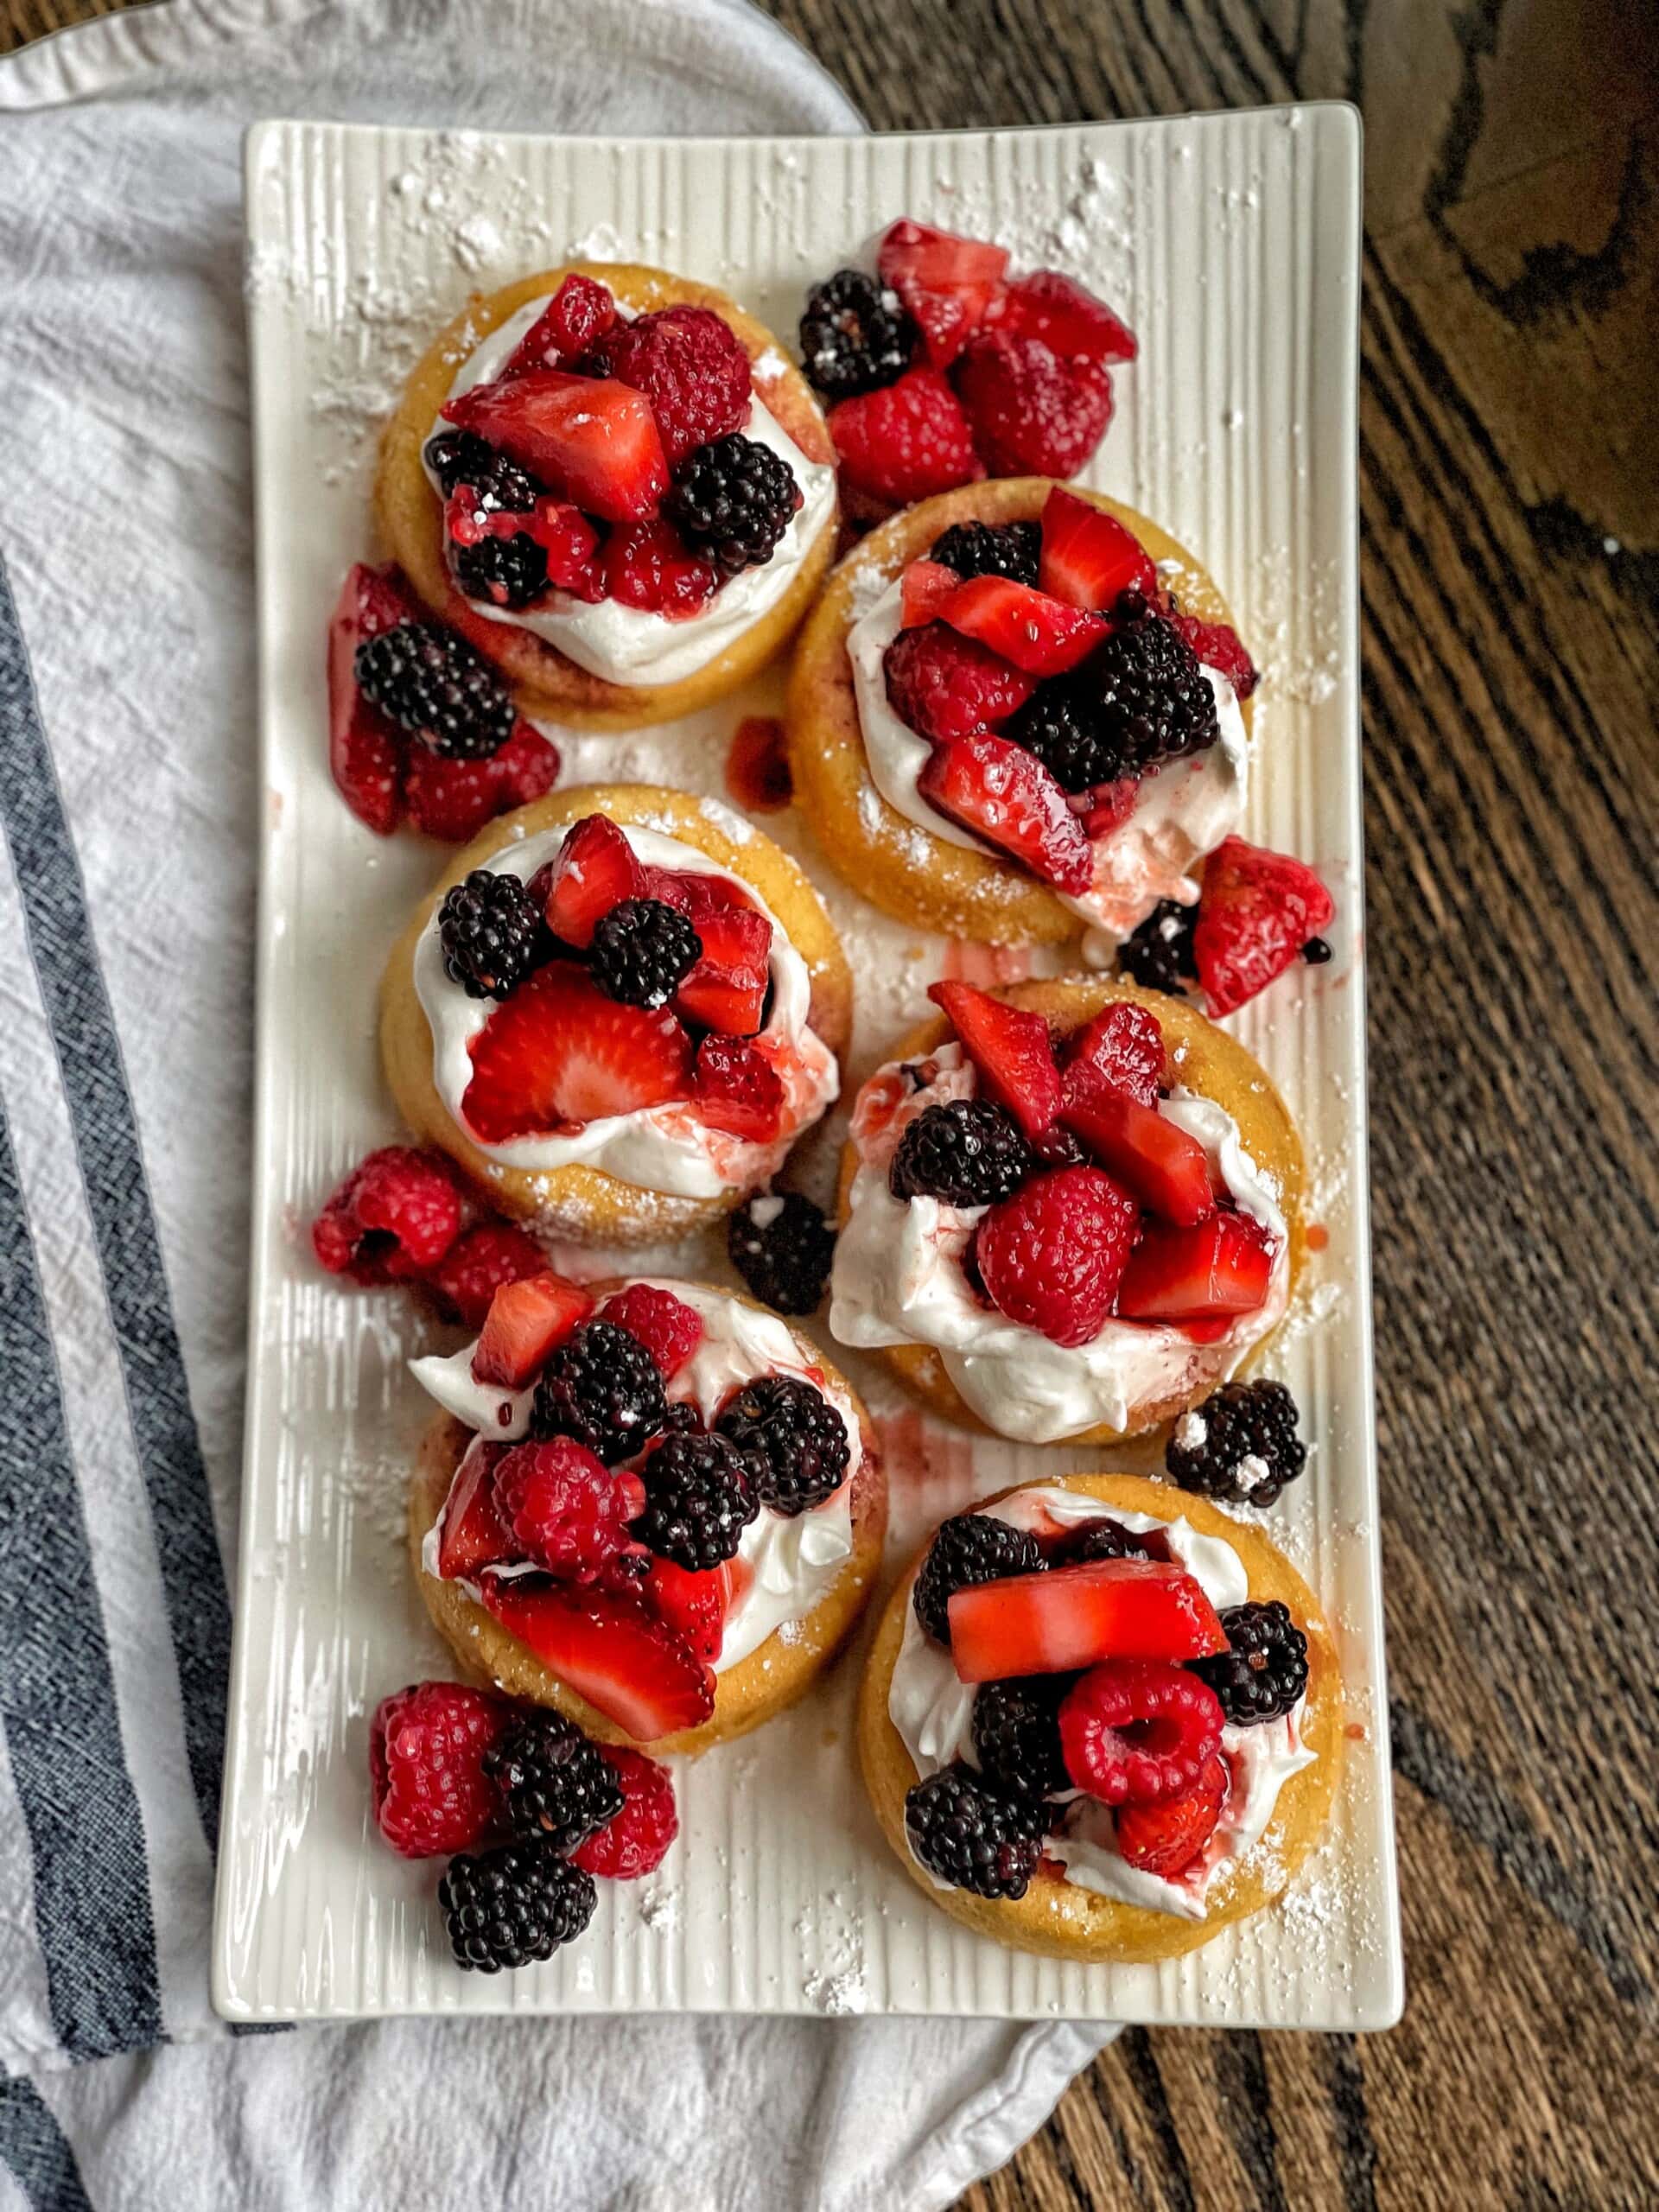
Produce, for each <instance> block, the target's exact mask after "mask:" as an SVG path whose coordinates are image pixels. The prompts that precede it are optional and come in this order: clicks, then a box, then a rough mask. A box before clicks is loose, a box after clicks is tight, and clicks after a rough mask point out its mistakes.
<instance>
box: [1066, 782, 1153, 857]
mask: <svg viewBox="0 0 1659 2212" xmlns="http://www.w3.org/2000/svg"><path fill="white" fill-rule="evenodd" d="M1140 796H1141V779H1140V777H1139V776H1120V777H1119V778H1118V779H1117V780H1116V783H1112V784H1096V785H1095V788H1094V789H1093V791H1085V792H1084V793H1083V795H1082V799H1081V805H1082V811H1081V812H1080V813H1078V815H1077V819H1078V821H1079V822H1081V823H1082V824H1083V834H1084V836H1085V837H1087V838H1088V839H1089V841H1090V843H1091V844H1092V843H1093V842H1095V841H1096V839H1097V838H1101V837H1109V836H1111V834H1112V832H1113V830H1114V829H1122V826H1123V824H1124V823H1126V822H1127V821H1128V818H1129V817H1130V816H1131V815H1132V814H1133V813H1134V812H1135V801H1136V799H1138V798H1140ZM1074 810H1076V803H1075V802H1074Z"/></svg>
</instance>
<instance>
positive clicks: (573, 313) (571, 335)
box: [499, 270, 616, 376]
mask: <svg viewBox="0 0 1659 2212" xmlns="http://www.w3.org/2000/svg"><path fill="white" fill-rule="evenodd" d="M615 321H616V301H615V298H614V297H613V295H612V293H611V291H610V289H609V287H608V286H607V285H604V284H601V283H600V282H599V280H598V278H597V277H584V276H582V274H581V273H580V272H579V271H577V270H571V272H570V274H569V276H568V277H566V278H565V279H564V281H563V283H562V284H561V285H560V286H559V289H558V290H557V291H556V292H555V293H554V294H553V296H552V297H551V298H550V300H549V301H548V302H547V305H546V306H545V307H544V308H543V309H542V311H541V313H540V315H537V318H536V320H535V321H534V322H533V323H532V324H531V327H530V328H529V329H528V330H527V331H526V332H525V333H524V336H523V338H521V339H520V340H519V341H518V345H517V346H515V347H514V349H513V352H512V357H511V359H509V360H508V361H507V362H506V363H505V365H504V367H503V368H502V369H501V371H500V372H499V373H500V374H501V375H502V376H517V375H518V373H519V372H520V371H521V370H524V369H562V368H563V367H564V365H566V363H567V362H569V361H573V360H575V359H576V357H577V356H578V355H579V354H581V353H585V352H586V351H587V349H588V347H589V346H592V345H593V344H594V342H595V341H596V340H598V339H600V338H601V337H602V336H603V335H604V334H605V333H606V332H607V330H608V329H609V328H610V327H611V326H612V324H613V323H614V322H615Z"/></svg>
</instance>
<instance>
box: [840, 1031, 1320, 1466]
mask: <svg viewBox="0 0 1659 2212" xmlns="http://www.w3.org/2000/svg"><path fill="white" fill-rule="evenodd" d="M924 1065H929V1066H931V1068H932V1069H933V1070H934V1072H933V1074H932V1076H931V1080H929V1082H928V1083H927V1084H925V1087H924V1088H923V1089H921V1090H912V1091H911V1092H910V1093H909V1094H908V1096H905V1097H904V1098H903V1099H902V1100H901V1102H900V1103H899V1107H898V1109H897V1110H896V1111H895V1112H893V1114H892V1116H891V1117H890V1118H887V1119H883V1118H882V1117H881V1116H880V1114H878V1113H876V1112H875V1111H874V1110H873V1109H872V1108H871V1107H870V1106H869V1105H868V1104H867V1102H869V1101H872V1100H873V1099H874V1098H875V1097H879V1096H882V1094H883V1088H884V1086H891V1085H893V1084H894V1083H895V1081H896V1082H897V1083H899V1084H902V1083H903V1082H904V1081H905V1078H903V1077H899V1073H898V1065H897V1064H896V1063H893V1064H890V1065H888V1066H887V1067H886V1068H881V1069H879V1070H878V1071H876V1073H875V1075H874V1076H873V1077H871V1079H870V1081H869V1083H868V1084H867V1085H866V1086H865V1089H864V1090H863V1091H861V1093H860V1096H859V1102H858V1104H857V1105H856V1106H855V1109H854V1114H853V1141H854V1143H855V1146H856V1147H857V1148H858V1155H859V1167H858V1173H857V1174H856V1176H855V1178H854V1181H853V1189H852V1211H851V1214H850V1216H849V1220H848V1223H847V1226H846V1227H845V1228H844V1229H843V1230H842V1232H841V1236H840V1239H839V1241H838V1242H837V1243H836V1260H835V1269H834V1272H833V1274H832V1275H831V1277H830V1306H829V1330H830V1333H831V1335H832V1336H833V1337H834V1338H836V1342H837V1343H838V1344H851V1345H854V1346H855V1347H856V1348H857V1349H859V1350H860V1351H880V1350H882V1349H884V1348H886V1347H888V1346H891V1345H893V1344H931V1345H932V1346H933V1347H934V1348H935V1350H936V1351H938V1354H939V1356H940V1357H941V1359H942V1360H943V1361H944V1369H945V1372H946V1373H947V1374H948V1375H949V1376H950V1380H951V1382H952V1383H955V1385H956V1387H957V1389H958V1390H959V1391H960V1392H961V1394H962V1396H963V1399H964V1400H965V1401H966V1402H967V1403H968V1405H969V1407H970V1408H972V1409H973V1411H974V1412H975V1413H976V1414H978V1415H979V1417H980V1419H981V1420H982V1421H984V1422H985V1423H986V1425H987V1426H988V1427H990V1428H993V1429H995V1430H996V1431H997V1432H998V1433H999V1434H1001V1435H1003V1436H1007V1437H1012V1438H1013V1439H1014V1440H1015V1441H1016V1442H1019V1443H1022V1444H1052V1443H1056V1442H1058V1441H1059V1440H1061V1439H1062V1438H1064V1437H1068V1436H1076V1435H1077V1434H1078V1433H1080V1432H1081V1431H1082V1430H1084V1429H1086V1428H1092V1427H1095V1426H1096V1423H1099V1422H1104V1423H1106V1424H1107V1425H1108V1426H1109V1427H1112V1428H1116V1429H1128V1428H1129V1427H1131V1426H1132V1425H1133V1424H1134V1422H1135V1420H1136V1418H1137V1417H1138V1416H1139V1414H1141V1411H1142V1410H1143V1408H1147V1407H1151V1406H1154V1405H1159V1404H1161V1403H1166V1402H1168V1401H1169V1400H1171V1399H1172V1398H1174V1397H1178V1396H1179V1397H1185V1398H1188V1399H1196V1398H1200V1397H1204V1396H1206V1395H1208V1394H1209V1392H1210V1391H1211V1390H1212V1389H1215V1387H1216V1385H1217V1383H1225V1382H1226V1381H1228V1379H1229V1378H1230V1376H1233V1375H1234V1374H1236V1372H1237V1370H1238V1368H1239V1366H1240V1365H1241V1363H1243V1359H1244V1357H1245V1355H1246V1354H1247V1353H1248V1352H1249V1350H1250V1348H1251V1346H1252V1345H1254V1344H1259V1343H1260V1342H1261V1340H1262V1338H1263V1337H1265V1336H1266V1335H1267V1333H1268V1331H1269V1330H1270V1329H1271V1328H1272V1327H1273V1326H1274V1324H1275V1323H1276V1322H1277V1321H1278V1319H1279V1318H1280V1316H1281V1314H1282V1313H1283V1312H1284V1309H1285V1303H1286V1300H1287V1297H1288V1296H1289V1292H1290V1255H1289V1238H1288V1236H1287V1231H1286V1227H1285V1219H1284V1216H1283V1215H1282V1214H1281V1212H1280V1211H1279V1207H1278V1205H1277V1203H1276V1200H1275V1198H1274V1192H1272V1190H1271V1189H1270V1188H1269V1186H1268V1179H1267V1178H1266V1177H1265V1176H1264V1175H1263V1174H1262V1171H1261V1170H1260V1169H1259V1168H1258V1167H1257V1166H1256V1165H1255V1161H1254V1160H1252V1159H1251V1158H1250V1156H1249V1154H1248V1153H1247V1152H1246V1151H1245V1149H1244V1147H1243V1141H1242V1140H1241V1138H1240V1136H1239V1131H1238V1124H1237V1123H1236V1122H1235V1121H1234V1119H1233V1117H1232V1116H1231V1115H1230V1114H1229V1113H1228V1112H1227V1111H1226V1109H1224V1107H1221V1106H1218V1105H1217V1103H1215V1101H1214V1100H1213V1099H1211V1098H1201V1097H1198V1096H1196V1095H1195V1094H1193V1093H1191V1092H1187V1091H1184V1090H1175V1091H1173V1092H1172V1093H1171V1095H1170V1096H1168V1097H1167V1098H1164V1099H1160V1102H1159V1106H1158V1110H1159V1112H1160V1114H1161V1115H1163V1116H1164V1117H1165V1119H1166V1120H1167V1121H1171V1122H1174V1123H1175V1124H1176V1126H1177V1127H1178V1128H1183V1129H1185V1131H1186V1132H1187V1134H1188V1135H1190V1136H1193V1137H1196V1138H1197V1139H1198V1142H1199V1143H1200V1144H1201V1145H1202V1146H1203V1147H1204V1148H1205V1154H1207V1155H1208V1157H1209V1160H1210V1164H1211V1169H1212V1170H1213V1171H1214V1172H1215V1173H1217V1175H1218V1176H1219V1179H1220V1180H1221V1183H1222V1184H1223V1185H1224V1188H1225V1189H1226V1190H1227V1191H1228V1192H1230V1194H1231V1196H1232V1198H1233V1199H1234V1200H1235V1202H1236V1204H1237V1205H1238V1206H1239V1207H1240V1209H1241V1210H1242V1211H1244V1212H1246V1213H1249V1214H1253V1215H1255V1218H1256V1219H1257V1220H1258V1221H1260V1222H1262V1224H1264V1225H1265V1226H1266V1227H1267V1228H1268V1229H1269V1230H1272V1231H1273V1233H1274V1236H1275V1237H1276V1238H1277V1240H1278V1243H1277V1249H1275V1251H1274V1260H1273V1270H1272V1273H1271V1274H1270V1276H1269V1278H1268V1294H1267V1297H1266V1299H1265V1300H1264V1301H1263V1303H1262V1305H1261V1306H1258V1307H1257V1308H1256V1310H1255V1313H1243V1314H1241V1315H1240V1316H1239V1317H1238V1319H1236V1321H1234V1322H1233V1324H1232V1325H1231V1326H1230V1328H1229V1329H1228V1331H1227V1332H1226V1334H1225V1335H1224V1336H1222V1337H1219V1338H1217V1340H1216V1341H1215V1342H1214V1343H1213V1344H1195V1343H1194V1342H1193V1341H1192V1338H1190V1337H1188V1336H1187V1335H1185V1333H1184V1332H1183V1331H1181V1330H1180V1329H1179V1328H1177V1327H1175V1326H1174V1325H1173V1324H1169V1323H1165V1322H1152V1321H1120V1320H1117V1319H1109V1320H1108V1321H1107V1322H1106V1323H1105V1325H1104V1326H1103V1328H1102V1330H1101V1332H1100V1333H1099V1335H1098V1336H1097V1337H1096V1338H1093V1339H1092V1340H1091V1341H1090V1343H1088V1344H1054V1343H1052V1342H1051V1340H1050V1339H1049V1338H1047V1337H1045V1336H1043V1335H1042V1334H1041V1333H1040V1332H1039V1331H1038V1330H1036V1329H1031V1328H1027V1326H1026V1325H1025V1324H1024V1323H1023V1322H1020V1321H1010V1320H1009V1319H1007V1317H1006V1316H1005V1315H1003V1314H1001V1313H998V1312H997V1311H996V1309H995V1307H994V1306H987V1305H985V1304H983V1303H982V1301H981V1300H979V1299H978V1298H977V1297H976V1295H975V1294H974V1291H973V1289H972V1287H970V1285H969V1281H968V1277H967V1275H966V1274H965V1273H964V1272H963V1257H964V1255H966V1253H967V1250H968V1247H969V1243H971V1242H972V1239H973V1234H974V1230H975V1229H976V1227H977V1225H978V1224H979V1222H980V1221H981V1219H982V1217H983V1216H984V1214H985V1212H986V1211H987V1209H986V1208H985V1207H983V1206H952V1205H945V1204H944V1201H943V1200H942V1199H939V1198H910V1199H907V1200H903V1199H899V1198H894V1197H893V1192H891V1190H889V1188H888V1187H887V1170H888V1168H889V1167H890V1166H891V1165H892V1161H893V1153H894V1152H895V1151H896V1150H897V1148H898V1144H899V1138H900V1136H901V1135H903V1133H904V1131H905V1129H906V1127H907V1126H908V1125H909V1123H910V1122H912V1121H913V1120H914V1119H915V1118H916V1116H918V1114H920V1113H922V1112H924V1111H925V1109H927V1108H928V1107H929V1106H932V1105H937V1104H943V1103H944V1102H945V1101H947V1100H949V1099H952V1098H971V1097H972V1096H974V1095H975V1093H976V1090H977V1088H978V1075H977V1071H976V1069H975V1067H974V1065H973V1063H972V1062H971V1061H970V1060H968V1059H967V1058H965V1056H964V1054H963V1050H962V1047H961V1046H960V1045H958V1044H957V1043H955V1042H954V1041H952V1042H951V1043H949V1044H945V1045H942V1046H940V1047H939V1048H938V1052H935V1053H933V1054H932V1055H931V1058H930V1060H929V1061H928V1062H927V1063H925V1064H924Z"/></svg>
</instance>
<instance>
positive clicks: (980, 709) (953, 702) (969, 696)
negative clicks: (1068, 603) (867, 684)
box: [881, 586, 1037, 744]
mask: <svg viewBox="0 0 1659 2212" xmlns="http://www.w3.org/2000/svg"><path fill="white" fill-rule="evenodd" d="M957 588H960V587H959V586H958V587H957ZM881 673H882V677H883V679H884V681H885V683H886V685H887V702H888V704H889V705H890V706H891V707H892V709H893V712H894V714H896V715H898V717H899V721H901V722H904V723H906V725H907V726H908V727H909V728H912V729H913V730H914V731H915V732H916V734H917V735H918V737H925V738H928V739H930V740H931V741H932V742H933V743H935V744H938V742H939V741H941V740H942V739H944V738H950V737H968V736H971V734H973V732H974V731H975V730H978V729H985V728H995V726H996V724H997V723H998V722H1005V721H1007V719H1008V716H1009V715H1011V714H1013V713H1014V709H1016V708H1018V707H1022V706H1024V704H1025V702H1026V701H1027V699H1028V698H1030V696H1031V695H1032V693H1033V691H1034V690H1036V688H1037V684H1036V679H1035V678H1034V677H1030V676H1027V675H1026V674H1025V673H1024V672H1023V671H1021V670H1020V669H1017V668H1011V667H1010V666H1009V665H1008V664H1007V661H1005V660H1002V659H1000V658H998V656H997V655H996V654H995V653H994V652H989V651H988V649H987V648H986V647H985V646H984V645H980V644H979V643H978V641H977V640H976V639H973V638H967V637H963V636H962V635H961V634H960V633H959V632H957V631H955V630H951V629H948V628H947V627H946V626H945V625H944V623H943V622H927V623H924V624H923V625H922V626H921V627H920V628H919V629H914V630H901V631H900V632H899V635H898V636H897V637H896V638H895V639H893V643H892V644H891V645H889V646H888V647H887V652H886V653H885V654H884V655H883V656H882V661H881Z"/></svg>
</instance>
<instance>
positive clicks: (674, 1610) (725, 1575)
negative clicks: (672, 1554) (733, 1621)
mask: <svg viewBox="0 0 1659 2212" xmlns="http://www.w3.org/2000/svg"><path fill="white" fill-rule="evenodd" d="M732 1564H733V1563H732V1561H731V1560H725V1561H724V1562H723V1563H722V1564H721V1566H719V1567H713V1568H710V1569H709V1570H708V1571H707V1572H706V1573H698V1572H695V1571H694V1570H693V1569H691V1568H690V1567H680V1566H678V1565H677V1564H676V1562H675V1561H674V1560H671V1559H653V1560H652V1562H651V1566H650V1568H649V1570H648V1571H647V1573H646V1575H645V1601H646V1603H647V1604H648V1605H651V1606H652V1609H653V1610H654V1611H655V1612H656V1613H657V1614H658V1617H659V1618H661V1619H662V1620H664V1621H665V1622H666V1623H667V1624H668V1625H669V1627H670V1628H671V1629H673V1630H675V1632H676V1633H677V1635H680V1636H683V1637H684V1638H685V1640H686V1642H687V1643H689V1644H690V1647H691V1649H692V1650H693V1651H694V1652H695V1653H696V1656H697V1657H698V1658H699V1659H702V1660H704V1661H706V1662H707V1663H708V1664H709V1666H711V1667H712V1666H713V1665H714V1663H715V1660H716V1659H718V1658H719V1656H720V1652H721V1644H722V1643H724V1641H725V1633H726V1615H727V1613H728V1611H729V1610H730V1607H731V1595H732V1574H731V1568H732Z"/></svg>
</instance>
